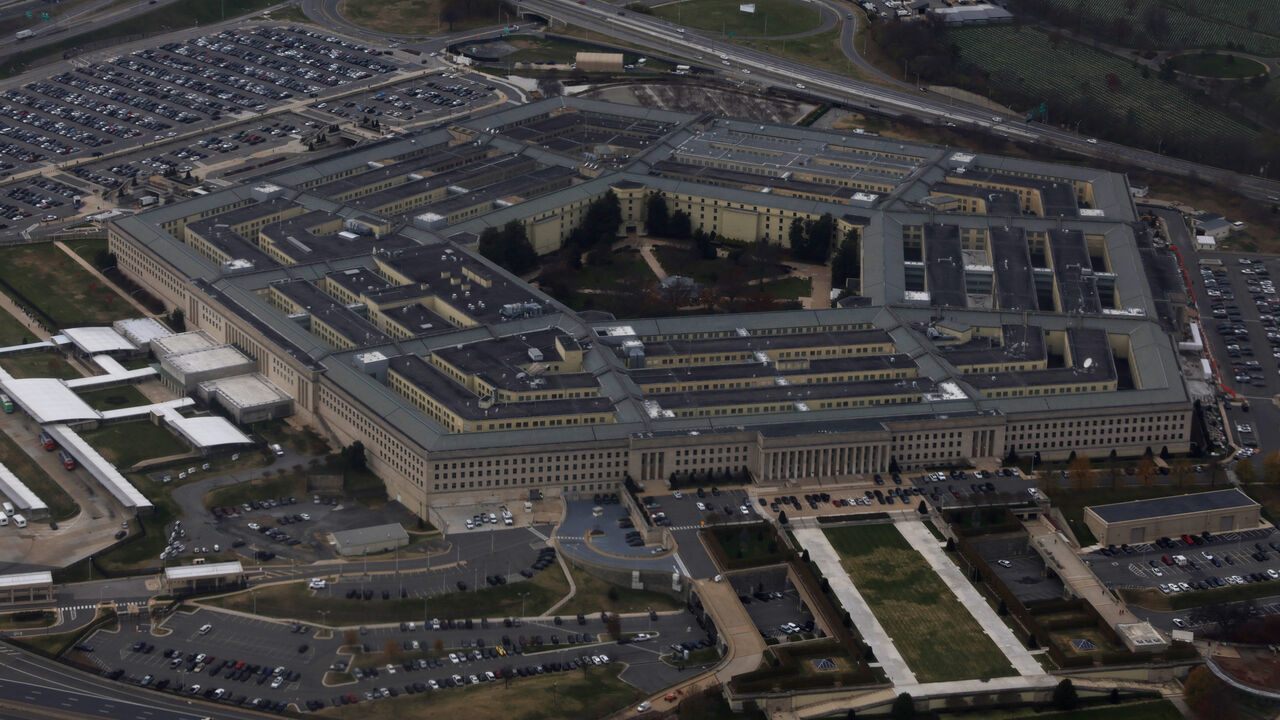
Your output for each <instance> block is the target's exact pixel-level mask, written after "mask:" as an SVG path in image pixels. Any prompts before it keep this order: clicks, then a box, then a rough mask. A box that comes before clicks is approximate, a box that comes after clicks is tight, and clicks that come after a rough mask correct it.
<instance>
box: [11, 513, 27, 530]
mask: <svg viewBox="0 0 1280 720" xmlns="http://www.w3.org/2000/svg"><path fill="white" fill-rule="evenodd" d="M13 524H14V527H20V528H24V527H26V526H27V519H26V518H24V517H22V516H21V515H14V516H13Z"/></svg>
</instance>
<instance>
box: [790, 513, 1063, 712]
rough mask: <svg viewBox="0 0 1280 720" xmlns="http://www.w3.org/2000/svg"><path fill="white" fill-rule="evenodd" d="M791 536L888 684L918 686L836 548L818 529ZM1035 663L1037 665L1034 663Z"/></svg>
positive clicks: (797, 529) (798, 530)
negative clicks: (850, 620) (837, 601)
mask: <svg viewBox="0 0 1280 720" xmlns="http://www.w3.org/2000/svg"><path fill="white" fill-rule="evenodd" d="M922 527H923V526H922ZM792 533H794V534H795V536H796V540H798V541H800V545H801V547H803V548H804V549H805V550H808V551H809V558H810V559H812V560H813V562H815V563H817V565H818V567H819V568H821V569H822V576H823V577H825V578H826V579H827V581H828V582H830V583H831V589H832V590H833V591H834V592H835V594H836V597H837V598H839V599H840V604H841V605H842V606H844V609H845V610H846V611H847V612H848V613H849V616H850V617H851V618H853V625H854V627H856V628H858V630H859V631H860V632H861V633H862V637H863V639H864V640H865V641H866V643H867V645H868V646H869V647H870V648H871V649H872V650H873V651H874V652H875V654H876V659H877V660H879V661H880V666H881V667H882V668H883V669H884V673H885V675H887V676H888V677H889V682H892V683H893V685H894V687H895V688H896V687H902V686H904V685H913V686H914V685H918V684H919V681H918V680H916V674H915V673H913V672H911V668H910V667H908V666H907V661H906V660H904V659H903V657H902V654H901V653H899V652H898V648H896V647H894V644H893V638H891V637H889V633H887V632H885V629H884V627H883V626H882V625H881V624H880V621H879V620H877V619H876V616H875V615H874V614H873V613H872V612H871V607H870V606H869V605H867V601H866V600H864V599H863V598H862V595H861V594H860V593H859V592H858V589H857V588H856V587H854V585H853V581H852V580H850V579H849V574H848V573H847V572H845V571H844V568H843V567H841V566H840V555H839V554H838V553H836V549H835V548H833V547H831V543H830V542H829V541H828V540H827V536H826V535H824V534H823V533H822V531H821V530H819V529H817V528H802V527H793V528H792ZM1032 662H1033V663H1034V662H1035V661H1034V660H1032ZM1037 666H1038V665H1037Z"/></svg>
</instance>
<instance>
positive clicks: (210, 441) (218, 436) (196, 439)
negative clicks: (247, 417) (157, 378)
mask: <svg viewBox="0 0 1280 720" xmlns="http://www.w3.org/2000/svg"><path fill="white" fill-rule="evenodd" d="M164 420H165V422H167V423H169V426H170V427H172V428H173V429H174V430H177V431H178V432H179V433H180V434H181V435H182V436H183V437H185V438H186V439H187V441H188V442H190V443H191V444H192V445H194V446H195V447H199V448H206V447H214V446H216V445H252V444H253V441H252V440H250V439H249V437H248V436H247V435H245V434H244V433H242V432H240V431H239V430H237V429H236V426H235V425H232V424H231V423H230V422H229V421H228V420H227V419H226V418H221V417H216V416H203V417H194V418H188V417H182V416H181V415H179V414H178V413H177V411H175V410H167V411H165V413H164Z"/></svg>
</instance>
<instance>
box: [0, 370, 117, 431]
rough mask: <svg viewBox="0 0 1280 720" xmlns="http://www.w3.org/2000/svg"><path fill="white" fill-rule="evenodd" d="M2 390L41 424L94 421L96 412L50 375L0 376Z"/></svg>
mask: <svg viewBox="0 0 1280 720" xmlns="http://www.w3.org/2000/svg"><path fill="white" fill-rule="evenodd" d="M0 385H2V386H3V387H4V391H5V392H6V393H8V394H9V397H11V398H13V401H14V402H16V403H18V404H19V405H21V406H22V409H23V410H26V411H27V412H28V413H30V414H31V417H32V418H33V419H34V420H35V421H36V422H38V423H40V424H41V425H43V424H45V423H51V422H70V421H74V420H94V419H97V418H98V417H99V415H98V411H97V410H94V409H93V408H91V407H89V405H88V403H86V402H85V401H84V400H81V399H80V396H79V395H76V394H75V393H74V392H72V390H71V388H69V387H67V384H66V383H64V382H63V381H61V380H54V379H52V378H21V379H8V380H6V379H0Z"/></svg>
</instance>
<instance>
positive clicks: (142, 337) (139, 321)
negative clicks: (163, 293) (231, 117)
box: [111, 317, 173, 348]
mask: <svg viewBox="0 0 1280 720" xmlns="http://www.w3.org/2000/svg"><path fill="white" fill-rule="evenodd" d="M111 327H113V328H115V329H116V332H118V333H120V334H121V335H123V336H124V337H125V339H127V340H128V341H129V342H131V343H133V344H134V345H137V346H138V347H140V348H145V347H150V345H151V341H152V340H155V339H156V338H163V337H169V336H170V335H172V334H173V331H171V330H170V329H169V328H167V327H165V326H164V323H161V322H160V321H159V320H156V319H155V318H149V317H144V318H128V319H126V320H117V321H115V322H113V323H111Z"/></svg>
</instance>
